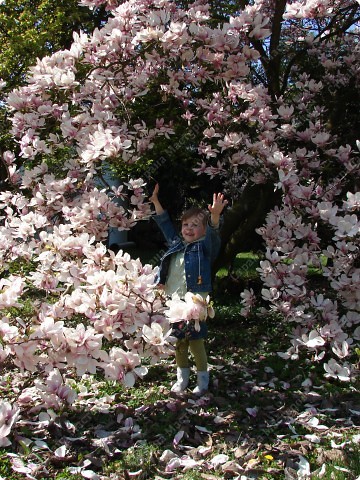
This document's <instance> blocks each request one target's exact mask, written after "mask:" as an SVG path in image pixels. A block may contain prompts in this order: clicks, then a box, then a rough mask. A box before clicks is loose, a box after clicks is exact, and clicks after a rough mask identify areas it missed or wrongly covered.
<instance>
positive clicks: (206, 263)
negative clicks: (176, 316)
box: [153, 211, 221, 293]
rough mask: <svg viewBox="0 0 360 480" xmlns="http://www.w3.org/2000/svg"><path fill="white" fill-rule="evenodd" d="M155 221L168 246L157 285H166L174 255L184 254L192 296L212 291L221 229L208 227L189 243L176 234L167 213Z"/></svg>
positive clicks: (161, 262) (161, 261) (155, 216)
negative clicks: (214, 265)
mask: <svg viewBox="0 0 360 480" xmlns="http://www.w3.org/2000/svg"><path fill="white" fill-rule="evenodd" d="M153 218H154V220H155V222H156V223H157V225H158V226H159V228H160V230H161V231H162V233H163V235H164V237H165V240H166V242H167V245H168V247H169V249H168V250H167V252H166V253H165V254H164V255H163V257H162V258H161V259H160V271H159V278H158V283H161V284H165V282H166V278H167V275H168V271H169V265H170V257H171V255H172V254H173V253H176V252H179V251H183V252H184V264H185V277H186V287H187V290H188V291H191V292H193V293H199V292H210V291H211V290H212V285H211V267H212V264H213V262H214V260H215V259H216V257H217V255H218V253H219V250H220V244H221V239H220V235H219V229H218V228H213V227H212V226H211V225H209V224H208V225H207V227H206V233H205V236H204V237H202V238H201V239H199V240H197V241H195V242H192V243H186V242H184V241H183V240H182V239H181V237H180V236H179V235H178V233H177V232H176V230H175V228H174V225H173V223H172V221H171V220H170V217H169V214H168V212H167V211H164V212H163V213H162V214H160V215H154V217H153Z"/></svg>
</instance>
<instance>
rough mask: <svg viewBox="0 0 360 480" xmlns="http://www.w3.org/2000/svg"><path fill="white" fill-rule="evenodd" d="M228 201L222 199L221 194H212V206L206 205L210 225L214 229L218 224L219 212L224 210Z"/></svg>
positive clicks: (222, 195)
mask: <svg viewBox="0 0 360 480" xmlns="http://www.w3.org/2000/svg"><path fill="white" fill-rule="evenodd" d="M227 204H228V201H227V200H226V199H225V198H224V194H222V193H214V195H213V203H212V205H208V209H209V212H210V213H211V223H212V225H213V226H214V227H216V226H217V225H218V224H219V220H220V215H221V212H222V211H223V210H224V208H225V207H226V205H227Z"/></svg>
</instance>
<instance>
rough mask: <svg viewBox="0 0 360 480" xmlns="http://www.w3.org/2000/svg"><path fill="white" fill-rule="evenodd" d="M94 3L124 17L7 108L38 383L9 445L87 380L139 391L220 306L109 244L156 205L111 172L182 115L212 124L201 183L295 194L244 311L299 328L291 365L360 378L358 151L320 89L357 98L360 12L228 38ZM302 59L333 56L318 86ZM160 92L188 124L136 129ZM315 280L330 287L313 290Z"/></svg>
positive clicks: (160, 8) (13, 204)
mask: <svg viewBox="0 0 360 480" xmlns="http://www.w3.org/2000/svg"><path fill="white" fill-rule="evenodd" d="M81 3H82V4H83V5H84V6H85V5H87V6H88V7H90V8H95V7H97V6H99V5H100V4H101V5H105V6H106V7H107V8H108V9H109V10H110V11H111V13H112V16H111V18H110V19H109V21H108V22H107V24H106V25H104V27H103V28H101V29H100V30H98V29H97V30H95V31H94V32H93V34H92V35H91V36H88V35H85V34H84V33H82V32H78V33H74V42H73V44H72V46H71V48H70V49H69V50H64V51H60V52H57V53H55V54H54V55H52V56H51V57H45V58H43V59H39V60H38V61H37V64H36V65H35V66H34V67H33V68H31V70H30V73H29V77H28V82H27V85H26V86H24V87H22V88H19V89H17V90H14V91H13V92H12V93H10V95H9V96H8V99H7V101H8V106H9V109H10V110H11V115H12V135H13V136H14V138H15V139H16V140H17V142H18V145H19V152H18V153H16V154H15V153H11V152H6V153H5V154H4V155H3V160H4V162H5V163H6V165H7V169H8V176H9V179H8V184H9V190H8V191H5V192H3V193H2V194H1V197H0V201H1V205H0V206H1V211H2V223H1V227H0V236H1V244H2V249H1V253H0V255H1V265H2V278H1V288H2V290H1V294H0V305H1V309H2V318H1V320H0V340H1V342H0V362H1V367H2V369H3V371H6V369H9V370H10V369H11V371H12V372H14V371H16V372H18V375H22V376H23V378H24V379H28V383H30V385H29V387H28V388H27V389H25V390H24V391H23V392H22V393H21V395H19V398H18V400H17V402H16V404H11V403H9V402H6V401H3V402H2V403H1V404H0V415H1V417H0V438H2V440H1V439H0V441H2V445H6V444H8V442H9V440H8V435H9V432H10V429H11V425H12V424H13V423H14V422H15V421H16V419H17V417H18V415H19V409H21V408H26V406H28V405H33V404H34V402H35V403H36V404H37V411H38V410H39V408H41V407H45V408H49V407H51V408H59V407H60V406H61V405H63V404H71V403H72V402H73V401H74V399H75V397H76V394H75V392H74V390H73V389H72V388H71V385H70V384H69V382H68V380H69V378H70V377H71V375H73V374H74V373H75V374H77V375H79V376H82V375H84V374H94V373H97V372H103V373H104V374H105V375H106V377H108V378H110V379H113V380H116V381H120V382H123V383H125V384H126V385H128V386H131V385H133V384H134V382H135V379H136V377H137V376H142V375H143V374H144V373H145V370H146V369H145V368H144V366H143V362H142V360H143V359H149V358H150V359H151V360H152V361H157V360H158V359H160V358H162V357H164V356H167V355H168V354H169V352H170V351H171V336H170V332H171V322H172V321H174V320H179V318H178V317H179V311H183V312H185V313H186V315H187V316H190V317H191V312H192V311H196V315H195V320H196V319H199V318H203V317H204V315H205V314H206V313H209V307H208V305H207V304H206V302H205V304H204V305H202V308H203V309H204V310H202V311H201V312H202V313H201V314H200V313H199V309H198V305H199V302H198V300H197V299H186V301H185V303H186V305H185V306H186V308H185V306H184V302H182V301H181V300H179V299H176V298H175V299H173V301H172V302H175V303H171V304H168V305H165V304H164V299H163V298H162V297H161V294H160V293H159V292H158V291H157V290H156V288H155V286H154V285H155V277H156V273H157V270H156V268H152V267H151V266H149V265H142V264H141V263H140V261H139V260H134V259H131V258H130V257H129V256H128V255H127V254H124V253H123V252H119V253H118V254H117V255H115V254H114V253H113V252H111V251H109V250H108V249H107V248H106V246H105V243H106V237H107V232H108V228H109V226H110V227H116V228H118V229H120V230H122V229H129V228H131V227H132V226H133V225H134V224H135V223H136V222H137V221H139V220H142V219H144V218H149V216H150V215H151V211H150V207H149V204H148V203H147V202H146V199H145V193H144V182H143V180H141V179H133V180H130V181H129V182H127V183H126V184H124V185H121V186H120V187H117V188H112V189H110V188H108V187H107V186H106V185H105V184H104V185H103V186H100V183H99V182H100V180H101V178H102V174H103V173H104V169H105V168H106V167H107V166H108V165H111V164H112V163H113V164H114V163H117V164H119V163H120V164H124V165H128V164H133V163H135V162H138V161H140V160H141V158H142V156H143V155H144V154H145V153H147V152H148V151H149V150H150V149H152V148H153V146H154V145H156V142H158V141H160V140H161V139H162V138H164V137H169V136H171V135H173V134H174V131H175V126H176V122H185V123H187V124H188V126H189V129H191V128H192V125H193V123H194V122H198V121H199V120H201V124H202V125H203V128H202V130H201V132H200V134H199V136H200V140H199V142H198V144H197V150H198V154H199V155H200V156H201V157H202V158H203V161H201V162H200V164H199V165H198V166H197V167H196V170H197V172H198V173H199V174H208V175H210V176H215V175H219V176H221V177H223V180H224V181H225V182H230V181H232V182H233V181H234V179H236V178H241V179H242V181H243V179H244V178H246V182H247V184H248V185H261V184H264V185H265V184H266V185H269V184H270V185H273V188H274V189H275V190H279V191H280V193H281V202H280V203H279V204H278V205H277V206H276V207H275V208H274V209H272V210H271V211H269V213H268V215H267V218H266V221H265V223H264V225H263V226H262V227H261V228H260V229H259V230H258V233H259V234H260V235H261V236H262V239H263V242H264V245H265V246H266V258H264V260H263V261H262V262H261V263H260V266H259V272H260V276H261V279H262V281H263V289H262V291H261V298H256V296H255V294H254V292H252V291H251V290H250V291H244V292H243V293H242V294H241V302H242V303H243V314H244V315H245V316H246V315H249V314H251V312H252V311H253V310H254V309H256V308H257V302H258V301H259V300H260V301H261V304H262V307H261V308H262V310H257V312H258V314H265V315H268V314H269V312H271V313H274V314H276V316H277V318H278V319H279V318H280V319H283V320H286V321H287V322H291V323H293V324H294V332H293V337H292V340H291V347H290V349H289V351H288V352H286V353H281V355H282V357H284V358H285V359H288V360H290V359H297V358H299V357H300V355H302V352H304V354H305V355H307V354H309V356H310V358H312V359H313V361H316V362H323V366H324V373H325V375H326V376H328V377H332V378H337V379H340V380H344V381H350V380H351V379H352V377H353V374H354V372H353V367H352V358H353V357H352V354H353V350H354V348H353V347H354V345H355V343H356V341H357V340H359V338H360V327H359V321H360V314H359V303H360V302H359V300H360V297H359V295H360V293H359V292H360V288H359V286H360V285H359V283H360V281H359V280H360V271H359V261H358V258H359V246H358V240H359V221H358V218H357V213H356V212H357V211H358V209H359V207H360V194H359V193H358V192H357V191H356V182H354V179H355V178H356V176H358V174H359V171H358V163H359V162H358V159H359V151H358V150H359V149H358V148H357V147H356V142H355V141H354V142H353V144H350V143H347V144H343V142H342V138H341V137H339V136H338V135H336V132H333V131H332V129H331V125H330V124H329V122H328V121H327V119H328V116H327V110H326V109H327V106H326V104H324V102H323V99H324V98H325V95H323V92H325V91H326V92H329V91H330V92H331V91H332V90H335V89H336V88H338V86H339V85H341V87H342V88H347V87H348V86H349V85H354V82H355V83H356V88H358V87H359V84H358V82H359V78H358V76H357V72H358V65H359V60H360V58H359V56H360V50H359V48H358V43H357V36H356V35H353V33H356V32H357V30H356V28H357V27H356V19H357V18H358V15H359V13H360V6H359V4H358V2H356V1H350V0H347V1H343V0H342V1H338V0H327V1H323V0H322V1H319V0H308V1H305V0H303V1H301V2H298V1H288V2H286V1H284V0H281V1H280V0H279V1H269V0H258V1H255V2H243V3H244V6H243V8H242V9H241V11H239V13H238V15H237V16H232V17H230V18H229V20H228V22H227V23H224V24H222V25H218V26H217V27H216V28H214V27H212V26H211V25H212V22H211V16H210V13H209V12H210V10H209V6H208V5H207V4H206V3H205V2H203V1H198V2H195V3H193V4H191V5H189V6H188V8H187V9H184V8H180V7H178V6H177V5H176V3H175V2H172V1H163V0H154V1H152V0H130V1H128V2H125V3H121V2H118V1H116V0H109V1H101V0H97V1H95V0H93V1H92V0H83V1H82V2H81ZM119 3H121V4H120V5H119ZM340 20H341V23H339V21H340ZM339 25H340V26H339ZM281 40H282V41H283V43H281ZM286 48H288V49H289V50H288V53H289V55H290V53H291V52H292V53H293V57H292V59H290V57H286V54H287V52H286ZM300 51H301V52H302V53H304V52H305V54H306V55H307V56H308V58H310V59H311V58H314V59H316V61H317V62H319V64H320V65H321V68H322V69H323V74H322V79H321V81H320V80H319V79H317V78H313V76H312V73H311V70H309V72H306V71H304V69H302V68H301V67H302V64H301V63H300V62H296V59H297V56H298V53H299V52H300ZM340 53H341V55H340ZM275 67H276V68H275ZM276 69H277V72H276ZM275 73H277V76H276V75H275ZM315 73H316V72H314V75H315ZM280 74H281V75H282V79H283V81H282V83H281V82H280V81H279V78H280ZM264 75H265V77H264ZM261 77H263V78H266V79H267V81H266V82H265V83H262V82H261V81H260V79H261ZM154 91H156V92H157V93H158V94H159V95H161V96H162V100H163V102H167V101H168V100H169V99H171V100H172V101H173V102H177V106H178V109H180V110H182V113H181V115H179V116H178V117H176V118H173V119H164V118H157V119H155V120H154V121H153V122H151V123H149V122H148V123H147V119H146V118H137V116H136V110H137V106H138V105H143V104H144V102H146V101H147V99H148V98H150V97H151V95H153V92H154ZM239 174H241V175H239ZM242 187H243V184H241V185H240V184H239V185H238V188H239V191H240V190H241V188H242ZM114 199H115V200H117V201H113V200H114ZM314 269H316V270H317V272H318V274H319V275H321V276H322V278H323V282H319V283H318V285H319V286H318V287H315V286H314V285H313V284H312V283H310V282H309V273H310V272H311V271H312V270H314ZM194 300H195V301H194ZM189 302H190V306H189ZM191 302H194V305H195V306H194V307H191ZM176 303H177V304H178V306H176ZM179 303H180V305H182V308H180V307H179ZM166 312H167V313H168V314H167V315H166V314H165V313H166ZM204 312H205V313H204ZM184 320H189V318H185V319H184ZM277 321H278V320H277ZM34 379H35V380H34ZM1 422H2V423H1Z"/></svg>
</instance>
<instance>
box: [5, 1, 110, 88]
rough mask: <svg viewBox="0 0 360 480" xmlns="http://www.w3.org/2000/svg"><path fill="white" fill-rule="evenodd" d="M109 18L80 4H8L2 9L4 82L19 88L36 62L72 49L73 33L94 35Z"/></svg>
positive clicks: (21, 2)
mask: <svg viewBox="0 0 360 480" xmlns="http://www.w3.org/2000/svg"><path fill="white" fill-rule="evenodd" d="M106 17H107V15H106V14H105V12H104V11H103V10H101V9H97V10H95V11H94V12H91V11H90V10H89V9H87V8H84V7H80V6H79V5H78V2H77V0H23V1H19V0H6V2H3V4H2V5H1V6H0V45H1V49H0V78H2V79H3V80H5V81H7V82H9V83H8V89H9V88H11V87H16V86H18V85H19V84H20V83H21V82H22V81H23V80H24V79H25V74H26V71H27V69H28V67H29V66H30V65H32V64H33V63H34V62H35V60H36V58H37V57H38V58H42V57H43V56H46V55H51V54H52V53H54V52H55V51H57V50H63V49H66V48H69V47H70V45H71V42H72V33H73V31H79V30H80V29H81V30H85V31H87V32H91V31H92V30H93V29H94V28H95V27H96V26H100V25H101V24H102V23H103V22H104V21H105V20H106Z"/></svg>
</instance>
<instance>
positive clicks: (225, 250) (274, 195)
mask: <svg viewBox="0 0 360 480" xmlns="http://www.w3.org/2000/svg"><path fill="white" fill-rule="evenodd" d="M279 200H280V193H279V192H274V185H248V186H247V187H245V189H244V191H243V193H242V195H241V197H240V199H239V200H238V201H237V202H236V204H234V205H233V206H232V207H231V208H229V209H228V210H227V211H226V212H225V214H224V224H223V226H222V229H221V238H222V246H221V250H220V254H219V256H218V258H217V260H216V262H215V265H214V274H215V273H216V272H217V271H218V270H219V269H220V268H222V267H227V268H229V267H231V265H232V264H233V262H234V260H235V257H236V255H237V254H238V253H239V252H246V251H258V250H260V249H261V248H262V243H261V237H260V236H259V234H257V233H256V232H255V229H256V228H258V227H260V226H261V225H263V223H264V220H265V217H266V215H267V213H268V212H269V211H270V210H271V209H272V208H273V207H274V206H275V205H276V204H277V203H278V201H279Z"/></svg>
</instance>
